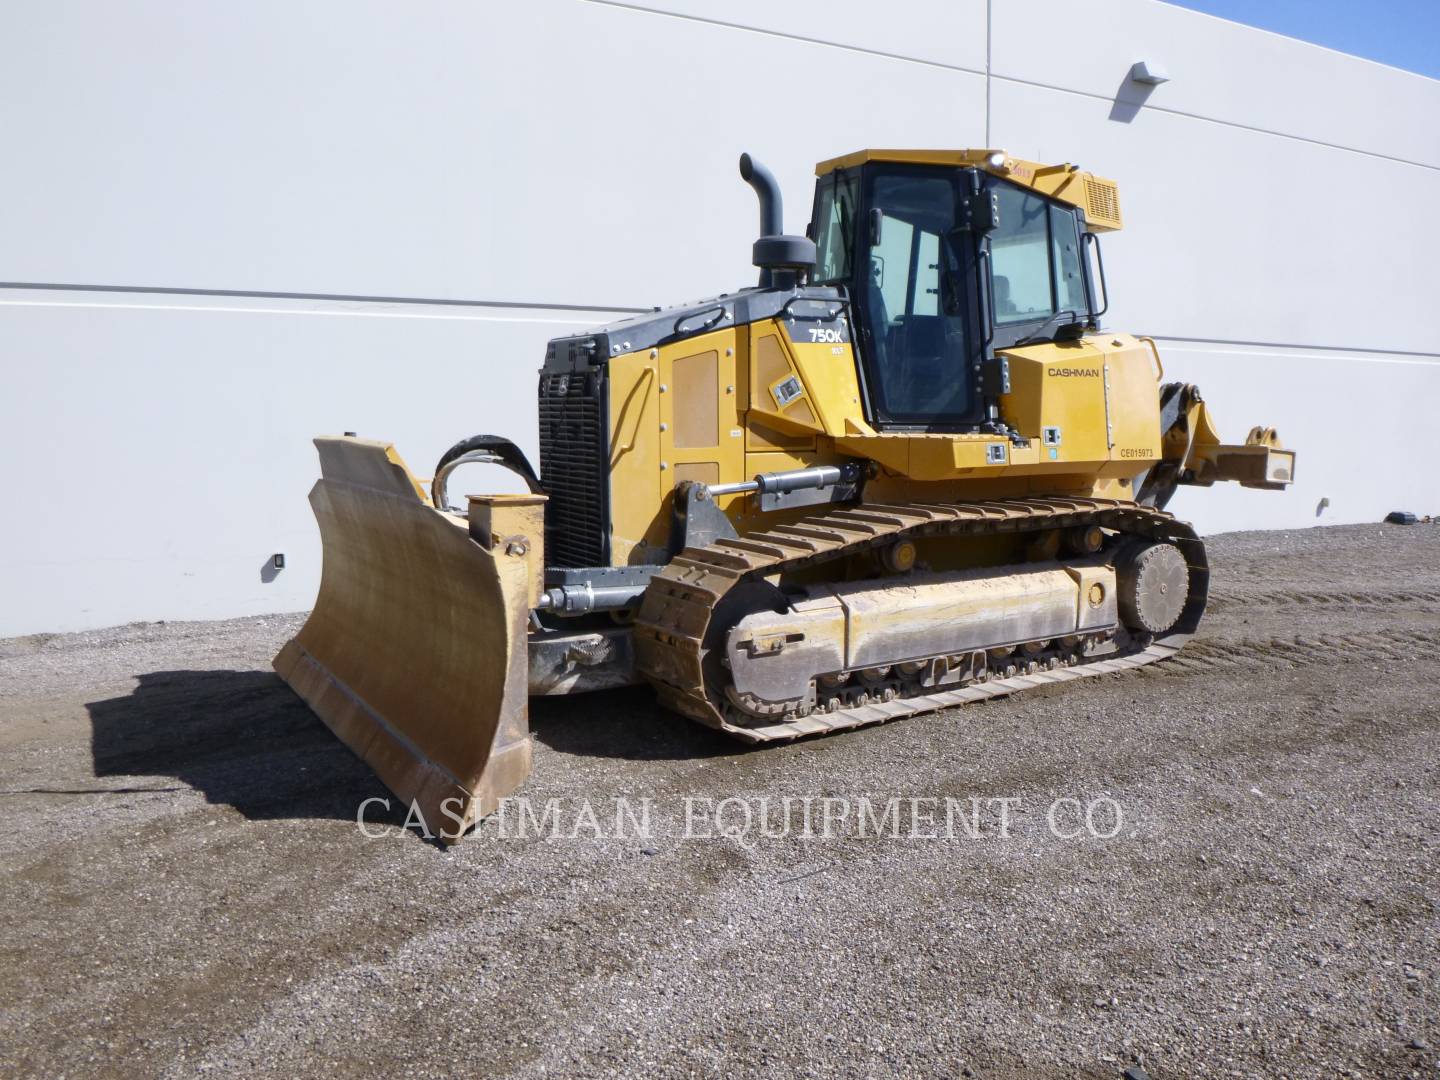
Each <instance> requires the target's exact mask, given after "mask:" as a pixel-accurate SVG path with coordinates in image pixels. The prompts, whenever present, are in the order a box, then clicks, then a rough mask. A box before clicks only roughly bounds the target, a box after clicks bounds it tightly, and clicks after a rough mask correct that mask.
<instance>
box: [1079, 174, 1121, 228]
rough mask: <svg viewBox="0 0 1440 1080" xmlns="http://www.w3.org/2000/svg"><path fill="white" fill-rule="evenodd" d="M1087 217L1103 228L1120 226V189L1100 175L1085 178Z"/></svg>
mask: <svg viewBox="0 0 1440 1080" xmlns="http://www.w3.org/2000/svg"><path fill="white" fill-rule="evenodd" d="M1085 218H1086V220H1087V221H1089V222H1090V224H1091V225H1096V226H1099V227H1100V228H1102V229H1118V228H1120V189H1119V187H1117V186H1116V185H1115V184H1114V183H1113V182H1111V181H1109V180H1101V179H1100V178H1099V177H1098V176H1088V177H1086V178H1085Z"/></svg>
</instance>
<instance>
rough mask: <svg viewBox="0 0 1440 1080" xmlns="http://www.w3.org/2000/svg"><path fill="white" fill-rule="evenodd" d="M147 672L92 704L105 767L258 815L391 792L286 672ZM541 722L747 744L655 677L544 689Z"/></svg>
mask: <svg viewBox="0 0 1440 1080" xmlns="http://www.w3.org/2000/svg"><path fill="white" fill-rule="evenodd" d="M137 682H138V685H137V686H136V687H135V689H134V690H133V691H132V692H131V693H129V694H127V695H125V696H124V697H114V698H108V699H105V700H103V701H92V702H88V703H87V704H86V706H85V708H86V709H87V710H88V712H89V714H90V724H91V735H90V749H91V757H92V762H93V767H94V771H95V775H96V776H97V777H138V776H155V777H174V778H175V779H177V780H179V781H181V782H182V783H184V784H186V785H188V786H189V787H191V788H193V789H194V790H196V791H199V792H200V793H201V794H203V795H204V796H205V799H206V801H207V802H210V803H213V804H224V805H228V806H231V807H234V808H235V809H236V810H238V811H239V812H240V813H241V814H243V815H244V816H245V817H247V818H251V819H275V818H297V817H298V818H334V819H336V820H345V821H351V820H354V818H355V811H356V807H357V806H358V805H359V804H360V803H361V802H362V801H363V800H365V799H367V798H370V797H371V796H380V797H385V796H387V795H389V792H388V790H387V789H386V788H385V785H384V784H383V783H381V781H380V780H379V778H377V777H376V776H375V774H374V773H373V772H372V771H371V770H370V767H369V766H368V765H366V764H365V763H364V762H363V761H361V760H360V759H359V758H358V757H356V756H355V755H354V754H352V753H351V752H350V751H349V749H347V748H346V747H345V746H344V745H343V744H342V743H341V742H340V741H339V740H338V739H336V738H335V736H334V735H333V734H331V732H330V730H329V729H328V728H326V727H325V725H324V724H323V723H322V722H321V721H320V720H319V718H318V717H316V716H315V714H314V713H312V712H311V711H310V709H309V708H308V707H307V706H306V705H305V703H304V702H302V701H301V700H300V699H299V698H297V697H296V696H295V694H294V692H293V691H292V690H291V689H290V688H289V687H288V686H286V685H285V683H284V682H283V681H282V680H281V679H280V677H279V676H278V675H276V674H275V673H274V672H270V671H153V672H147V673H145V674H141V675H139V676H137ZM530 724H531V731H532V734H533V735H534V737H535V739H536V741H537V742H539V743H542V744H543V745H545V746H548V747H549V748H550V749H552V750H555V751H557V752H558V753H562V754H575V755H580V756H586V757H607V758H618V759H625V760H634V761H666V760H687V759H700V758H709V757H718V756H721V755H727V754H736V753H743V752H744V751H745V749H746V748H745V747H744V746H743V745H742V744H739V743H736V742H734V741H733V740H731V739H728V738H726V737H725V736H724V735H722V734H720V732H718V731H712V730H710V729H708V728H704V727H701V726H700V725H698V724H695V723H692V722H690V721H688V720H686V719H684V718H683V717H680V716H676V715H673V714H671V713H669V712H667V711H666V710H664V709H662V708H661V707H660V705H659V704H658V703H657V702H656V700H655V696H654V694H653V692H652V691H651V690H650V689H649V688H648V687H636V688H632V689H627V690H613V691H604V692H599V693H594V694H584V695H578V696H575V697H563V698H532V699H531V702H530ZM374 816H375V817H376V819H377V820H383V818H384V816H385V815H384V814H383V813H380V812H378V811H377V812H376V814H375V815H374ZM397 820H398V819H397Z"/></svg>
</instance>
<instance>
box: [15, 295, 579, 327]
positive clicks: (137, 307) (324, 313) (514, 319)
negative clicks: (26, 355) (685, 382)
mask: <svg viewBox="0 0 1440 1080" xmlns="http://www.w3.org/2000/svg"><path fill="white" fill-rule="evenodd" d="M7 307H23V308H70V309H71V310H74V311H173V312H186V313H190V314H196V313H199V314H209V315H285V316H293V317H301V318H310V317H313V316H319V317H321V318H331V319H425V320H427V321H429V322H492V323H541V324H544V325H546V326H574V327H581V328H585V327H590V326H593V320H591V319H582V318H579V317H577V316H571V317H570V318H566V317H564V316H563V315H560V314H559V313H557V314H556V315H555V317H554V318H551V319H536V318H526V317H525V316H523V315H441V314H439V313H438V312H433V311H426V310H425V309H424V308H412V309H411V310H410V311H366V310H364V309H362V308H353V307H350V308H276V307H223V306H221V305H218V304H102V303H99V302H98V301H93V300H92V301H85V300H0V308H7ZM574 332H581V333H583V332H584V331H583V329H582V330H580V331H572V333H574Z"/></svg>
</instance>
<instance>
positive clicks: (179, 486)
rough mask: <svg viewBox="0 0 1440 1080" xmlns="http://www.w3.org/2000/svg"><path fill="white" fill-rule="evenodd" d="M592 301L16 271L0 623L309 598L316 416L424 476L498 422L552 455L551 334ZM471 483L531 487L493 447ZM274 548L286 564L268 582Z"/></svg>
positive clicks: (533, 452)
mask: <svg viewBox="0 0 1440 1080" xmlns="http://www.w3.org/2000/svg"><path fill="white" fill-rule="evenodd" d="M50 296H51V297H53V294H50ZM572 318H573V319H584V320H587V322H576V321H572ZM594 321H598V320H597V319H596V316H594V315H590V316H578V315H577V316H573V317H572V316H570V315H568V314H566V313H555V312H533V311H523V310H517V311H506V312H503V313H493V314H492V313H485V314H476V313H464V312H455V311H453V310H443V309H442V310H440V311H438V312H437V311H436V309H433V308H430V309H422V310H420V311H416V310H414V309H408V310H407V309H401V308H398V307H387V306H379V305H375V306H363V307H362V306H358V305H345V306H344V307H340V308H329V309H324V308H310V309H307V308H306V307H305V306H304V305H298V304H289V305H285V304H276V305H266V306H261V305H258V304H249V303H246V302H209V303H206V302H202V301H196V302H174V303H172V302H170V301H167V300H164V299H159V300H156V301H155V302H149V301H144V300H139V301H137V300H134V299H133V298H122V299H119V300H117V299H116V297H114V296H103V295H93V294H92V295H87V296H82V297H76V296H66V297H64V298H63V300H61V301H54V300H53V299H49V300H44V301H40V302H36V300H35V298H34V297H33V296H31V297H18V298H17V294H15V293H8V294H5V293H0V341H4V343H5V345H4V354H3V360H0V364H3V373H4V380H5V387H6V392H5V393H4V394H0V430H3V431H5V432H6V437H7V444H8V445H10V446H11V447H12V453H14V452H15V451H16V450H18V453H19V460H18V462H12V467H11V468H10V470H9V472H8V475H9V482H8V484H7V486H6V492H5V520H6V523H7V527H6V528H4V529H0V637H4V636H7V635H14V634H21V633H30V632H34V631H41V630H44V631H58V630H73V629H82V628H86V627H94V626H107V625H113V624H116V623H123V622H129V621H133V620H151V619H197V618H217V617H222V616H232V615H242V614H247V613H250V612H265V611H285V610H301V609H305V608H308V607H309V606H310V604H311V603H312V601H313V600H314V597H315V590H316V586H317V585H318V583H319V569H320V565H319V537H318V535H317V533H316V530H315V524H314V519H313V518H312V516H311V514H310V508H309V504H308V503H307V501H306V495H307V493H308V492H309V489H310V486H311V484H312V483H313V482H314V480H315V479H316V478H317V477H318V475H319V467H318V464H317V462H316V457H315V451H314V447H313V446H312V445H311V442H310V440H311V438H312V437H313V436H314V435H317V434H327V433H328V434H338V433H340V432H343V431H346V430H350V431H357V432H359V433H360V434H362V435H367V436H370V437H374V438H386V439H390V440H392V441H393V442H395V444H396V445H397V447H398V448H399V450H400V452H401V454H402V455H404V456H405V458H406V460H407V461H408V462H409V463H410V465H411V467H412V468H413V469H414V471H415V472H416V474H417V475H420V476H422V477H428V476H429V475H430V471H431V469H432V467H433V465H434V463H435V461H436V460H437V459H438V458H439V456H440V454H441V452H443V451H444V450H445V449H446V448H447V447H448V446H449V445H451V444H452V443H453V442H455V441H456V440H458V439H460V438H463V437H465V436H467V435H472V434H476V433H478V432H496V433H503V434H508V435H510V436H511V437H513V438H514V439H515V440H516V441H517V442H518V443H520V444H521V446H522V448H524V449H525V451H526V452H527V454H528V455H529V456H530V458H531V460H532V461H535V460H537V445H536V441H537V440H536V416H535V380H536V370H537V369H538V368H539V366H540V362H541V360H542V359H543V357H544V352H545V342H546V341H547V340H548V339H549V338H550V337H552V336H555V335H557V334H563V333H569V332H573V331H576V330H581V329H584V328H585V326H586V325H587V324H588V322H594ZM467 471H468V472H469V473H470V475H466V472H467ZM467 487H469V488H470V489H471V490H481V491H508V490H523V485H519V482H518V480H517V479H516V478H513V477H512V476H511V475H510V474H509V473H507V472H505V471H504V470H501V469H495V468H488V467H484V466H470V467H468V469H467V470H466V471H462V472H460V473H457V474H456V477H455V480H454V482H453V483H452V485H451V492H452V494H453V495H455V496H457V497H458V496H460V495H462V494H463V493H464V490H465V489H466V488H467ZM275 552H284V553H285V554H286V556H287V560H286V561H287V566H286V569H285V570H283V571H282V572H280V574H279V575H278V576H276V577H275V579H274V580H273V581H269V582H266V581H264V580H262V573H261V571H262V567H263V566H264V564H265V563H266V562H267V560H268V559H269V558H270V556H271V555H272V554H274V553H275Z"/></svg>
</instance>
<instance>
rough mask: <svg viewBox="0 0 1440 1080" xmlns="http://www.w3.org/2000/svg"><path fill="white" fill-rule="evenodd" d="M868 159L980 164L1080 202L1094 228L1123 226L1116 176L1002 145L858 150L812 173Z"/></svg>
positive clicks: (822, 173) (823, 173)
mask: <svg viewBox="0 0 1440 1080" xmlns="http://www.w3.org/2000/svg"><path fill="white" fill-rule="evenodd" d="M871 161H888V162H894V163H896V164H903V165H936V166H943V167H946V168H952V169H953V168H978V169H983V170H984V171H985V172H987V173H989V174H990V175H991V176H998V177H1000V178H1002V179H1005V180H1009V181H1010V182H1011V183H1015V184H1019V185H1020V186H1021V187H1028V188H1030V189H1031V190H1033V191H1035V192H1037V193H1038V194H1040V195H1044V196H1046V197H1047V198H1051V199H1056V200H1058V201H1060V202H1063V203H1068V204H1069V205H1071V206H1078V207H1079V208H1080V209H1082V210H1084V211H1085V221H1086V223H1087V224H1088V225H1089V226H1090V228H1092V229H1093V230H1095V231H1096V232H1114V231H1115V230H1117V229H1119V228H1120V227H1121V225H1122V221H1121V217H1120V188H1119V186H1118V185H1117V184H1116V183H1115V181H1114V180H1107V179H1105V178H1104V177H1101V176H1096V175H1095V174H1094V173H1090V172H1086V171H1084V170H1083V169H1081V168H1080V167H1079V166H1076V165H1071V164H1069V163H1068V162H1067V163H1065V164H1062V165H1044V164H1041V163H1040V162H1038V161H1026V160H1025V159H1023V158H1017V157H1012V156H1011V155H1010V154H1008V153H1006V152H1005V151H1004V150H996V149H990V150H856V151H855V152H854V153H850V154H845V155H844V156H843V157H836V158H830V159H829V160H828V161H822V162H820V164H818V165H816V166H815V175H816V176H826V175H828V174H830V173H832V172H834V171H835V170H837V169H850V168H854V167H855V166H857V165H864V164H865V163H867V162H871Z"/></svg>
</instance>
